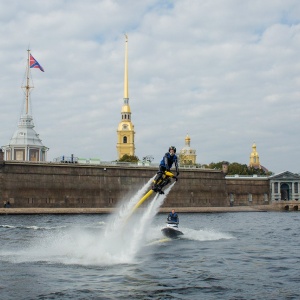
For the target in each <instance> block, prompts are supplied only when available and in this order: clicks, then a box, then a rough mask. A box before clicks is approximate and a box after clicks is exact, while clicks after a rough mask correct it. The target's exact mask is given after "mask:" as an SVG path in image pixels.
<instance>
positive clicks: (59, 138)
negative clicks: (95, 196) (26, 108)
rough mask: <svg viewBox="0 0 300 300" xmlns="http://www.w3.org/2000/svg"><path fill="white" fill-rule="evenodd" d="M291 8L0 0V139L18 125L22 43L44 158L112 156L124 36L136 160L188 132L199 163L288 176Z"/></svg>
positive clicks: (293, 140) (295, 67)
mask: <svg viewBox="0 0 300 300" xmlns="http://www.w3.org/2000/svg"><path fill="white" fill-rule="evenodd" d="M299 16H300V3H299V1H297V0H287V1H284V3H283V1H279V0H278V1H276V0H275V1H271V0H266V1H263V2H261V1H251V2H245V1H238V0H226V1H194V0H190V1H189V0H186V1H163V2H162V1H154V0H147V1H140V2H137V1H117V0H116V1H108V0H107V1H98V0H88V1H84V2H82V1H78V0H73V1H53V0H52V1H47V0H45V1H37V0H29V1H27V2H26V3H25V2H24V3H23V2H22V1H21V2H20V1H17V0H12V1H9V2H6V3H4V2H3V1H2V2H1V3H0V25H1V26H0V39H1V46H2V47H1V53H0V63H1V66H2V68H1V72H0V101H1V110H0V111H1V113H0V115H1V121H2V122H1V124H2V126H1V129H2V130H1V131H0V143H1V145H5V144H7V143H8V142H9V139H10V137H11V136H12V134H13V132H14V131H15V129H16V127H17V122H18V117H19V115H20V110H21V107H22V99H23V98H24V96H23V92H22V90H21V89H20V86H21V85H22V80H23V76H24V72H25V66H26V55H27V52H26V50H27V47H28V46H30V48H31V50H32V54H33V56H34V57H35V58H36V59H37V60H38V61H39V63H40V64H41V65H42V66H43V67H44V69H45V73H42V72H40V71H39V70H32V77H33V80H34V86H35V88H34V89H33V92H32V106H33V107H32V110H33V112H32V113H33V117H34V122H35V124H36V128H35V129H36V131H37V132H38V133H39V134H40V137H41V138H42V140H43V143H44V145H45V146H48V147H49V148H50V150H49V154H48V155H49V159H51V160H52V159H53V158H54V157H57V156H59V155H63V154H64V155H68V154H71V153H74V154H75V155H76V156H79V157H100V158H101V159H102V160H105V161H109V160H115V159H116V158H117V152H116V142H117V136H116V130H117V126H118V123H119V122H120V112H121V107H122V102H123V101H122V98H123V77H124V50H125V48H124V46H125V44H124V36H123V34H124V33H125V32H126V33H128V35H129V45H128V47H129V96H130V106H131V111H132V121H133V123H134V125H135V131H136V139H135V141H136V154H137V156H139V157H140V158H142V157H143V156H145V155H149V154H151V155H153V156H154V158H155V161H157V162H158V161H159V160H160V159H161V156H162V155H163V153H164V152H165V151H166V150H167V148H168V146H169V145H170V144H174V145H176V146H177V148H178V149H180V148H182V147H183V146H184V138H185V136H186V134H187V133H189V135H190V137H191V146H192V147H193V148H195V149H196V150H197V155H198V157H197V161H198V162H199V163H210V162H212V161H214V162H218V161H221V160H227V161H230V162H234V161H236V162H240V163H248V161H249V155H250V152H251V146H252V143H253V142H254V141H255V142H256V144H257V150H258V152H259V154H260V159H261V163H262V164H263V165H264V166H265V167H267V168H268V169H270V170H272V171H274V172H279V171H283V170H290V171H292V172H299V171H300V165H299V164H298V162H297V161H298V152H299V151H298V150H299V143H298V139H297V133H298V132H299V129H300V125H299V121H298V119H299V111H300V104H299V103H300V102H299V87H300V76H299V75H298V74H299V67H300V64H299V63H298V55H299V48H300V22H299V19H300V17H299Z"/></svg>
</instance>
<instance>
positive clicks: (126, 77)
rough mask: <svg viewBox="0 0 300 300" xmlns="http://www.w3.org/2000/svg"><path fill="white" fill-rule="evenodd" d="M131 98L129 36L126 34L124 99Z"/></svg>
mask: <svg viewBox="0 0 300 300" xmlns="http://www.w3.org/2000/svg"><path fill="white" fill-rule="evenodd" d="M128 98H129V93H128V36H127V34H125V71H124V99H128Z"/></svg>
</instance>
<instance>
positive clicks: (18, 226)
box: [0, 224, 67, 230]
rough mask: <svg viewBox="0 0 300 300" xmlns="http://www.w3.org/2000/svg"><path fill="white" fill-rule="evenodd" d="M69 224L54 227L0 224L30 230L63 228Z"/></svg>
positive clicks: (10, 227) (1, 226) (4, 226)
mask: <svg viewBox="0 0 300 300" xmlns="http://www.w3.org/2000/svg"><path fill="white" fill-rule="evenodd" d="M66 227H67V226H54V227H43V226H35V225H31V226H25V225H14V226H13V225H8V224H3V225H0V228H8V229H22V230H23V229H29V230H53V229H61V228H66Z"/></svg>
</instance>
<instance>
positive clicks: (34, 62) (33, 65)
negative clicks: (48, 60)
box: [29, 54, 45, 72]
mask: <svg viewBox="0 0 300 300" xmlns="http://www.w3.org/2000/svg"><path fill="white" fill-rule="evenodd" d="M29 65H30V68H39V69H40V70H41V71H42V72H45V71H44V69H43V67H42V66H41V65H40V64H39V63H38V62H37V60H36V59H35V58H34V57H33V56H32V55H31V54H30V64H29Z"/></svg>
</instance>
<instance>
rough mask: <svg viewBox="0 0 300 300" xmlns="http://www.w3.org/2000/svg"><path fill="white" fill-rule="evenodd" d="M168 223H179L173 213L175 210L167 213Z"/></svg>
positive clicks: (176, 215)
mask: <svg viewBox="0 0 300 300" xmlns="http://www.w3.org/2000/svg"><path fill="white" fill-rule="evenodd" d="M167 220H168V222H174V223H177V224H178V223H179V217H178V214H177V213H176V212H175V209H172V212H170V213H169V215H168V219H167Z"/></svg>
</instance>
